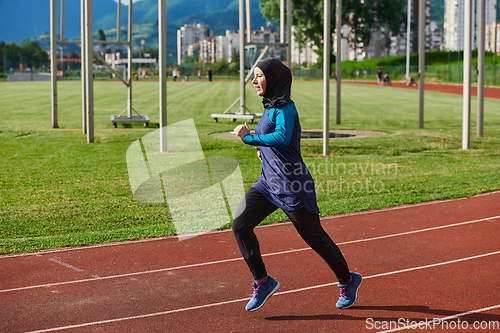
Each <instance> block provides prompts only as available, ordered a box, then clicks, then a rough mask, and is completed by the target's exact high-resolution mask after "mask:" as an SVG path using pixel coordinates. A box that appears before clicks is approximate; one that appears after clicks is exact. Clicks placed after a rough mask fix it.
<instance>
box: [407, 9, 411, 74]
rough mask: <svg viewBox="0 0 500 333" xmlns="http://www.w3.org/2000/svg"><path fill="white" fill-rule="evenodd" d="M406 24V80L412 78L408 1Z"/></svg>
mask: <svg viewBox="0 0 500 333" xmlns="http://www.w3.org/2000/svg"><path fill="white" fill-rule="evenodd" d="M406 16H407V23H406V80H407V81H408V79H409V78H410V51H411V50H410V40H411V39H410V38H411V0H408V14H407V15H406Z"/></svg>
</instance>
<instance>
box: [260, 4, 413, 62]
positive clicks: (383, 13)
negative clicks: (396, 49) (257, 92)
mask: <svg viewBox="0 0 500 333" xmlns="http://www.w3.org/2000/svg"><path fill="white" fill-rule="evenodd" d="M330 1H332V0H330ZM342 2H343V4H342V21H343V23H344V24H347V25H349V27H350V28H351V35H350V36H347V39H348V40H349V42H350V43H352V44H357V43H363V46H364V47H367V46H368V45H369V44H370V39H371V35H372V31H373V30H374V29H380V27H387V28H388V29H389V30H390V31H391V32H392V34H393V35H397V34H398V33H399V32H400V28H401V26H402V24H403V23H404V21H405V16H406V15H405V11H404V9H405V3H406V2H405V1H401V0H343V1H342ZM279 3H280V0H260V8H261V10H262V13H263V14H264V17H266V19H268V20H270V21H271V22H273V23H276V22H279V17H280V8H279ZM292 8H293V18H292V20H293V25H294V26H295V29H296V33H295V38H296V40H297V41H298V43H299V45H301V46H303V45H304V43H305V42H306V41H307V40H310V41H312V42H313V43H314V44H315V45H316V46H317V47H318V48H319V50H317V51H316V52H317V53H318V55H319V56H320V58H322V54H323V21H324V20H323V13H324V2H323V1H317V0H292ZM335 22H336V6H335V1H332V5H331V22H330V24H331V31H332V32H333V31H335ZM386 35H387V43H389V37H390V34H386ZM331 45H332V49H333V43H331Z"/></svg>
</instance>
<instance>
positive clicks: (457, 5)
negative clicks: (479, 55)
mask: <svg viewBox="0 0 500 333" xmlns="http://www.w3.org/2000/svg"><path fill="white" fill-rule="evenodd" d="M464 4H465V0H445V3H444V6H445V7H444V47H445V48H446V49H448V50H452V51H461V50H463V49H464V29H465V26H464ZM495 4H496V0H486V16H485V24H486V26H491V25H492V24H493V23H494V22H495V15H496V10H495ZM478 10H479V1H478V0H472V11H471V13H472V25H471V30H472V31H471V48H472V50H474V49H476V48H477V46H478V45H477V39H478V19H479V16H478Z"/></svg>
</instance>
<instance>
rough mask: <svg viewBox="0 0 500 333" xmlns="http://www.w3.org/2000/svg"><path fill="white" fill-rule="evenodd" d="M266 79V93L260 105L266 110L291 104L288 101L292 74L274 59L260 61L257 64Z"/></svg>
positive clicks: (290, 101) (289, 100)
mask: <svg viewBox="0 0 500 333" xmlns="http://www.w3.org/2000/svg"><path fill="white" fill-rule="evenodd" d="M256 67H259V68H260V69H261V70H262V72H263V73H264V76H265V77H266V91H265V93H264V97H263V99H262V104H264V107H265V108H266V109H271V108H279V107H281V106H285V105H288V104H291V103H293V101H292V100H291V99H290V89H291V87H292V73H291V72H290V69H289V68H288V67H286V66H285V65H283V63H282V62H281V61H279V60H278V59H276V58H266V59H262V60H261V61H259V62H258V63H257V66H256Z"/></svg>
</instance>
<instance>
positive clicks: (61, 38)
mask: <svg viewBox="0 0 500 333" xmlns="http://www.w3.org/2000/svg"><path fill="white" fill-rule="evenodd" d="M60 40H61V41H63V40H64V0H61V29H60Z"/></svg>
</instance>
